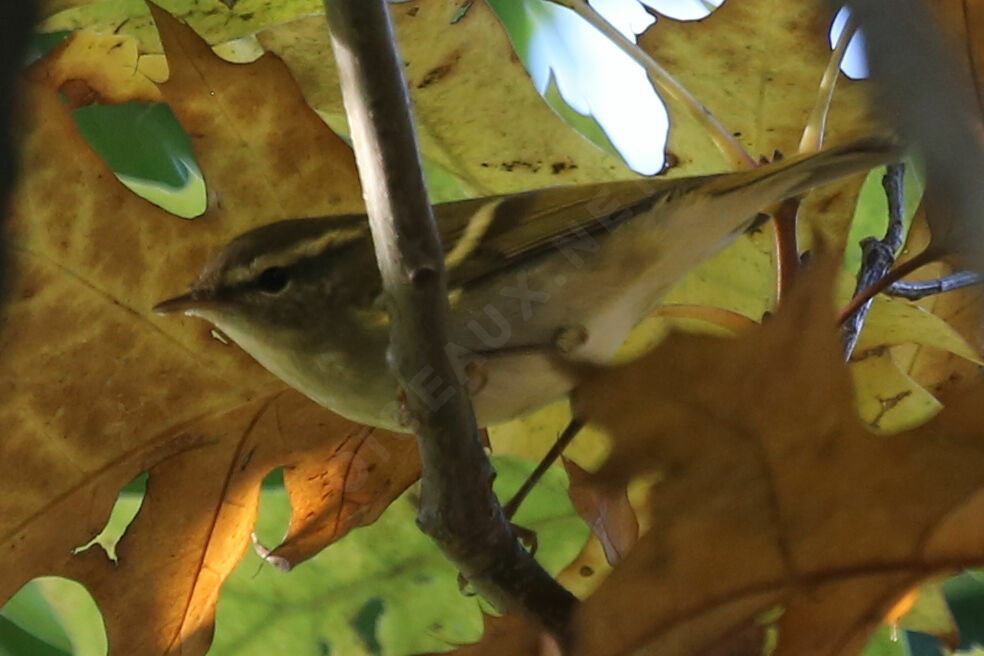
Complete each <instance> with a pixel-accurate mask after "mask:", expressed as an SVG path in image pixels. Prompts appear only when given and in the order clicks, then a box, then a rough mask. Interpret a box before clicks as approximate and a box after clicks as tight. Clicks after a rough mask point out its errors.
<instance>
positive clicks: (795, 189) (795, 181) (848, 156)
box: [720, 137, 902, 198]
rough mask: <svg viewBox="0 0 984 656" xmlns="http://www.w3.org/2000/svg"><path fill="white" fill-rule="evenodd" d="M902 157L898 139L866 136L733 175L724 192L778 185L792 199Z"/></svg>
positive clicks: (723, 188)
mask: <svg viewBox="0 0 984 656" xmlns="http://www.w3.org/2000/svg"><path fill="white" fill-rule="evenodd" d="M901 157H902V148H901V147H900V145H899V143H898V142H897V141H895V140H893V139H890V138H886V137H866V138H864V139H859V140H857V141H852V142H850V143H846V144H842V145H840V146H834V147H833V148H829V149H827V150H824V151H821V152H819V153H806V154H802V155H795V156H793V157H790V158H788V159H784V160H780V161H777V162H775V163H773V164H770V165H768V166H767V167H766V170H768V173H767V174H765V175H763V173H764V171H763V170H762V169H761V168H759V169H752V170H750V171H748V172H747V174H745V175H738V174H730V175H729V176H728V178H727V179H726V180H727V182H726V183H725V184H724V185H722V188H721V190H720V192H730V191H735V190H737V189H740V188H742V187H746V186H753V185H755V186H761V187H772V186H773V185H776V186H778V187H779V188H784V189H783V191H782V195H783V197H785V198H789V197H792V196H798V195H800V194H803V193H806V192H807V191H809V190H810V189H813V188H814V187H818V186H820V185H824V184H827V183H828V182H833V181H835V180H838V179H840V178H843V177H845V176H848V175H853V174H855V173H861V172H863V171H868V170H870V169H873V168H875V167H876V166H881V165H884V164H889V163H891V162H894V161H898V160H899V159H900V158H901ZM722 182H725V178H722Z"/></svg>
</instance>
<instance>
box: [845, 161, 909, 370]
mask: <svg viewBox="0 0 984 656" xmlns="http://www.w3.org/2000/svg"><path fill="white" fill-rule="evenodd" d="M904 183H905V165H904V164H901V163H899V164H890V165H889V166H888V170H887V171H886V172H885V177H884V178H882V186H883V187H884V188H885V196H886V197H887V198H888V227H887V228H886V229H885V236H884V237H883V238H882V239H875V238H874V237H868V238H867V239H865V240H864V241H862V242H861V252H862V255H861V270H860V271H859V272H858V283H857V287H856V288H855V290H854V294H855V296H860V295H861V293H862V292H864V291H865V290H867V289H868V288H869V287H872V286H873V285H875V284H876V283H878V282H879V281H880V280H882V279H883V278H884V277H885V276H887V275H888V272H889V271H891V269H892V265H894V264H895V254H896V253H897V252H898V251H899V249H900V248H902V241H903V239H904V237H905V184H904ZM873 302H874V299H871V298H869V299H868V300H866V301H864V303H863V304H861V305H860V306H859V307H858V308H857V309H856V310H854V311H853V312H852V313H851V314H850V316H848V317H847V318H846V319H845V321H844V327H843V329H842V331H841V344H842V345H843V347H844V359H845V360H850V359H851V354H852V353H854V347H855V346H856V345H857V343H858V338H859V337H860V336H861V328H862V327H864V320H865V319H866V318H867V317H868V312H869V311H870V310H871V304H872V303H873Z"/></svg>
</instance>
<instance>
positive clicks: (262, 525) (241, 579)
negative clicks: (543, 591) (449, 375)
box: [209, 457, 589, 656]
mask: <svg viewBox="0 0 984 656" xmlns="http://www.w3.org/2000/svg"><path fill="white" fill-rule="evenodd" d="M493 462H494V465H495V467H496V471H497V472H498V476H497V478H496V485H495V489H496V492H497V494H499V495H500V498H503V499H505V498H508V497H509V496H511V494H512V492H513V491H514V490H516V489H518V488H519V486H520V485H521V484H522V481H523V480H525V478H526V476H527V475H528V473H529V472H530V471H532V469H533V463H530V462H528V461H524V460H521V459H519V458H511V457H501V458H495V459H493ZM414 499H415V491H414V489H411V490H410V491H408V493H407V494H404V495H403V496H402V497H401V498H399V499H398V500H397V501H396V502H394V503H393V505H392V506H390V508H389V509H388V510H387V511H386V512H385V513H383V515H382V516H381V517H380V518H379V520H378V521H377V522H376V523H375V524H373V525H372V526H367V527H364V528H360V529H357V530H355V531H353V532H352V533H350V534H349V535H348V536H347V537H346V538H345V539H344V540H342V541H341V542H339V543H337V544H334V545H332V546H331V547H329V548H328V549H326V550H325V551H324V552H322V553H321V554H319V555H318V556H317V557H315V558H313V559H311V560H310V561H308V562H305V563H303V564H301V565H299V566H298V567H296V568H295V569H293V570H292V571H290V572H287V573H284V572H281V571H279V570H276V569H275V568H273V567H271V566H269V565H268V564H266V563H264V562H263V561H262V560H261V559H260V558H259V557H258V556H257V555H256V554H254V553H249V554H247V556H246V557H245V558H244V559H243V561H242V563H240V565H239V567H238V568H237V569H236V571H235V572H234V573H233V575H232V576H231V577H230V578H229V580H228V581H227V582H226V584H225V586H224V587H223V591H222V595H221V596H220V598H219V606H218V613H217V617H216V634H215V642H214V644H213V646H212V649H211V650H210V651H209V656H253V655H257V656H259V655H261V654H262V655H264V656H266V655H268V654H272V653H290V654H312V655H315V654H329V653H330V654H345V655H346V656H349V655H367V656H374V655H376V654H386V655H387V656H400V655H402V654H414V653H426V652H431V651H444V650H447V649H448V648H449V647H450V646H453V645H456V644H465V643H469V642H474V641H476V640H478V639H479V638H480V637H481V634H482V605H481V604H480V602H479V601H478V598H477V597H470V596H466V595H465V594H463V593H462V592H461V591H459V584H458V580H457V572H456V571H455V569H454V567H453V566H452V565H451V564H450V563H449V562H448V561H447V559H446V558H445V557H444V556H443V554H441V553H440V551H439V550H438V549H437V548H436V547H435V546H434V544H433V543H432V542H431V541H430V539H429V538H427V537H426V536H425V535H424V534H423V533H421V532H420V530H419V529H418V528H417V526H416V523H415V517H416V508H415V505H414ZM289 510H290V509H289V502H288V500H287V496H286V493H285V492H283V491H282V490H277V489H266V490H264V492H263V498H262V501H261V508H260V516H259V521H258V525H257V528H256V532H257V534H258V535H259V536H260V539H261V541H263V540H275V539H277V538H278V537H280V536H282V535H283V533H284V527H285V526H286V524H287V520H288V517H289ZM516 522H517V523H518V524H520V525H522V526H525V527H528V528H531V529H533V530H535V531H536V532H537V534H538V538H539V544H540V547H539V550H538V551H537V559H538V560H539V561H540V562H541V563H542V564H543V565H544V567H545V568H546V569H547V570H548V571H550V572H551V573H556V572H557V571H559V570H560V569H561V568H563V567H564V566H565V565H567V564H568V563H569V562H570V561H572V560H573V559H574V558H575V557H576V555H577V554H578V553H580V550H581V548H582V547H583V545H584V543H585V541H586V540H587V538H588V534H589V529H588V527H587V525H586V524H585V523H584V522H583V521H582V520H581V519H580V517H578V516H577V514H576V513H575V511H574V508H573V506H572V505H571V503H570V500H569V499H568V496H567V476H566V474H565V473H564V472H563V470H562V469H561V468H552V469H551V470H550V471H549V472H548V473H547V475H546V476H545V477H544V480H543V481H542V482H541V484H540V485H538V486H537V488H536V489H535V490H534V492H533V494H532V495H531V496H530V497H529V498H528V499H527V501H526V503H525V504H524V505H523V506H522V508H521V509H520V512H519V513H518V515H517V517H516Z"/></svg>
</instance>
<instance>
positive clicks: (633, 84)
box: [493, 0, 724, 175]
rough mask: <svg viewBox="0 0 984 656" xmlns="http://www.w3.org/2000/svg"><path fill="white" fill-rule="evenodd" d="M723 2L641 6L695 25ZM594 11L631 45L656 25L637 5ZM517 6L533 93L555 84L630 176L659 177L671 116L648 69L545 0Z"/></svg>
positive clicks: (655, 1) (603, 3) (617, 0)
mask: <svg viewBox="0 0 984 656" xmlns="http://www.w3.org/2000/svg"><path fill="white" fill-rule="evenodd" d="M723 1H724V0H645V4H646V5H648V6H649V7H651V8H652V9H654V10H655V11H656V12H657V13H659V14H661V15H664V16H667V17H669V18H673V19H676V20H695V19H700V18H704V17H706V16H707V15H709V14H710V12H711V11H713V9H714V8H716V7H717V6H718V5H720V4H721V3H722V2H723ZM496 4H498V3H495V2H493V6H495V5H496ZM591 5H592V7H594V8H595V9H596V10H597V11H598V12H599V13H600V14H601V15H602V16H604V17H605V19H606V20H608V21H609V22H610V23H611V24H612V25H614V26H615V28H616V29H618V30H619V31H620V32H621V33H622V34H623V35H625V36H626V37H627V38H629V39H633V40H634V39H635V38H636V35H637V34H641V33H642V32H644V31H645V30H646V29H648V28H649V27H650V26H651V25H652V24H653V23H654V22H656V18H655V16H654V15H653V14H652V13H650V12H649V11H647V9H646V8H645V7H644V6H643V4H641V3H640V2H639V0H592V2H591ZM521 6H522V9H521V10H520V11H521V12H522V13H523V14H524V16H523V17H522V19H521V21H520V22H521V23H523V24H524V25H523V28H522V29H523V31H524V32H525V33H526V34H525V35H524V36H525V37H526V38H525V39H520V43H522V47H521V48H520V49H521V50H523V51H524V52H521V54H522V55H523V59H524V62H525V63H526V67H527V70H528V71H529V73H530V77H531V78H532V79H533V83H534V84H535V85H536V88H537V90H539V91H540V93H546V92H547V89H548V88H549V87H550V84H551V82H553V83H554V84H556V88H557V91H558V93H559V94H560V97H561V98H563V100H564V102H566V103H567V104H568V105H570V106H571V108H573V109H574V110H576V111H577V112H579V113H581V114H584V115H589V116H592V117H594V119H595V120H596V121H597V122H598V124H599V125H600V126H601V127H602V129H603V130H604V131H605V134H606V135H607V136H608V139H609V141H610V142H611V143H612V145H613V146H614V147H615V149H616V150H618V152H619V154H621V156H622V157H623V159H625V161H626V163H627V164H628V165H629V166H630V167H631V168H632V169H634V170H636V171H638V172H639V173H643V174H647V175H649V174H654V173H657V172H659V171H660V169H662V167H663V162H664V149H665V147H666V141H667V137H668V133H669V116H668V114H667V111H666V106H665V105H664V104H663V101H662V99H661V98H660V97H659V95H658V94H657V93H656V91H655V90H654V89H653V86H652V84H651V83H650V81H649V78H648V76H647V75H646V72H645V69H643V67H642V66H641V65H639V64H638V63H636V62H635V61H634V60H633V59H632V58H631V57H629V56H628V55H626V54H625V53H624V52H622V50H621V49H620V48H619V47H618V46H616V45H615V44H613V43H612V42H611V41H609V40H608V39H607V38H606V37H604V36H603V35H602V34H601V33H599V32H598V31H597V30H595V29H594V28H593V27H591V26H590V25H589V24H588V23H587V22H586V21H584V20H582V19H581V18H580V17H579V16H577V14H575V13H574V12H573V11H570V10H568V9H565V8H563V7H560V6H558V5H556V4H553V3H549V2H544V1H542V0H525V1H524V2H522V3H521ZM517 8H518V7H516V6H514V7H512V8H511V9H512V11H515V10H516V9H517ZM503 9H504V8H503ZM513 18H515V15H514V16H513ZM506 22H507V24H510V23H511V24H512V26H513V27H517V24H516V23H515V22H513V21H506Z"/></svg>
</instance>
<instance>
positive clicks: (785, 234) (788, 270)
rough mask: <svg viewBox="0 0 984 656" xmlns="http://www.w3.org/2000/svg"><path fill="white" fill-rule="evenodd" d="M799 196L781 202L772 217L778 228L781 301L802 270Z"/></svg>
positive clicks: (778, 297) (777, 295)
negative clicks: (799, 234)
mask: <svg viewBox="0 0 984 656" xmlns="http://www.w3.org/2000/svg"><path fill="white" fill-rule="evenodd" d="M799 208H800V199H799V198H787V199H786V200H784V201H782V203H780V204H779V209H778V210H776V213H775V215H774V216H773V217H772V219H773V223H774V225H775V229H776V264H777V266H776V268H777V269H778V271H777V280H778V288H777V289H776V301H777V303H781V302H782V299H783V298H785V297H786V295H787V294H788V293H789V290H790V289H792V287H793V282H794V281H795V280H796V277H797V274H798V273H799V270H800V265H801V262H800V249H799V236H798V227H797V226H798V224H799Z"/></svg>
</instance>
